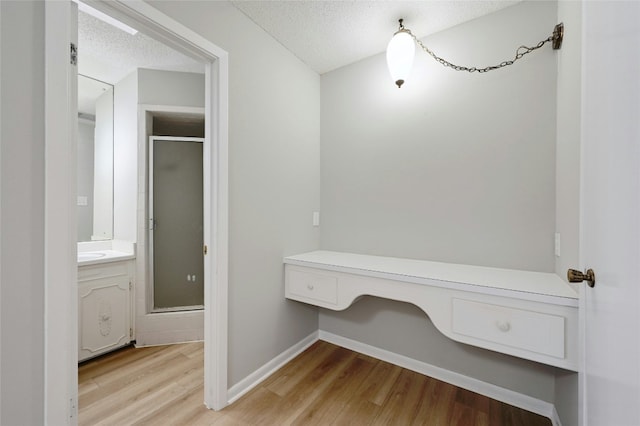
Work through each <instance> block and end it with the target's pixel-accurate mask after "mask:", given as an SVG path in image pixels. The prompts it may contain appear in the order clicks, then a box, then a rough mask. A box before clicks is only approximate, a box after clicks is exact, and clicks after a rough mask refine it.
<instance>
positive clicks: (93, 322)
mask: <svg viewBox="0 0 640 426" xmlns="http://www.w3.org/2000/svg"><path fill="white" fill-rule="evenodd" d="M78 303H79V309H78V311H79V314H80V318H79V322H78V324H79V334H80V336H79V337H80V339H79V341H80V346H79V348H78V349H79V354H78V355H79V359H80V360H82V359H86V358H89V357H92V356H96V355H99V354H101V353H104V352H106V351H108V350H110V349H113V348H116V347H118V346H122V345H125V344H127V343H128V342H129V336H130V330H129V328H130V318H129V316H130V291H129V279H128V277H114V278H106V279H98V280H95V281H92V282H90V283H86V284H84V285H82V286H81V287H80V291H79V298H78Z"/></svg>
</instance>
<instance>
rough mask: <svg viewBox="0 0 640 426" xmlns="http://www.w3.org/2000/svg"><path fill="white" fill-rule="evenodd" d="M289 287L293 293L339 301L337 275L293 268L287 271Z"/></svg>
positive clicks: (333, 301) (331, 301) (305, 296)
mask: <svg viewBox="0 0 640 426" xmlns="http://www.w3.org/2000/svg"><path fill="white" fill-rule="evenodd" d="M287 287H288V290H289V293H291V294H292V295H296V296H301V297H303V298H307V299H313V300H318V301H321V302H328V303H334V304H335V303H337V301H338V278H337V277H332V276H328V275H322V274H316V273H313V272H307V271H300V270H295V269H291V270H288V271H287Z"/></svg>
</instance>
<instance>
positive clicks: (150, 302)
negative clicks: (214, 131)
mask: <svg viewBox="0 0 640 426" xmlns="http://www.w3.org/2000/svg"><path fill="white" fill-rule="evenodd" d="M156 140H160V141H171V142H197V143H202V147H203V148H204V141H205V140H204V138H194V137H185V136H149V145H148V146H149V148H148V149H149V160H148V161H149V162H148V165H149V166H148V167H149V173H148V175H149V177H148V178H149V194H148V201H147V202H148V203H149V204H148V206H149V227H148V228H147V235H148V240H147V241H148V245H149V248H148V252H149V259H148V261H147V263H148V277H149V278H148V280H146V284H147V287H148V288H147V289H146V292H147V295H148V298H147V312H148V313H165V312H185V311H197V310H202V309H204V304H203V305H193V306H177V307H171V308H156V303H155V293H154V292H155V269H154V265H155V258H154V253H155V251H154V231H155V217H154V216H155V215H154V212H153V210H154V204H153V189H154V182H153V175H154V170H153V164H154V162H153V151H154V147H153V143H154V142H155V141H156ZM202 159H203V160H204V151H203V153H202ZM202 178H203V179H204V167H203V176H202ZM203 190H204V182H203ZM205 193H206V191H204V192H203V194H202V199H203V203H204V194H205Z"/></svg>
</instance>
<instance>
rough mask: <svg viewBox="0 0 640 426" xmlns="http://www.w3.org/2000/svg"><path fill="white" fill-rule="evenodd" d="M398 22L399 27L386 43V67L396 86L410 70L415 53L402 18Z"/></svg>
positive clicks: (412, 42)
mask: <svg viewBox="0 0 640 426" xmlns="http://www.w3.org/2000/svg"><path fill="white" fill-rule="evenodd" d="M399 22H400V28H399V29H398V31H396V33H395V34H394V35H393V37H392V38H391V41H390V42H389V45H387V67H388V68H389V73H390V74H391V78H392V79H393V81H394V82H395V83H396V84H397V85H398V88H400V87H401V86H402V84H403V83H404V81H405V79H406V78H407V76H408V75H409V73H410V72H411V67H412V66H413V57H414V56H415V53H416V46H415V43H414V41H413V37H412V36H411V33H410V32H409V30H406V29H405V28H404V26H403V25H402V19H400V21H399Z"/></svg>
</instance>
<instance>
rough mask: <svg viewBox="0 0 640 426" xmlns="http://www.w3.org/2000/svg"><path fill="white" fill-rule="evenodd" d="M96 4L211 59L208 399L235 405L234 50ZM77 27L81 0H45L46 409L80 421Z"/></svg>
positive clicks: (52, 418)
mask: <svg viewBox="0 0 640 426" xmlns="http://www.w3.org/2000/svg"><path fill="white" fill-rule="evenodd" d="M87 3H90V4H91V6H92V7H95V8H96V9H98V10H100V11H102V12H104V13H107V14H109V15H111V16H113V17H115V18H116V19H118V20H121V21H122V22H124V23H127V24H130V25H132V26H135V27H137V28H139V29H142V30H144V31H145V32H146V33H147V34H153V35H154V38H157V39H158V40H159V41H161V42H163V43H165V44H167V45H169V46H170V47H172V48H175V49H177V50H179V51H181V52H183V53H185V54H188V55H190V56H192V57H194V58H196V59H199V60H202V61H203V62H205V63H206V71H205V114H206V117H207V120H206V128H205V144H204V147H203V148H204V153H203V155H204V158H205V160H204V163H205V167H204V179H205V200H204V217H205V223H204V241H205V244H206V245H207V246H208V256H207V258H206V259H205V377H204V389H205V394H204V401H205V404H206V405H207V407H209V408H212V409H216V410H218V409H222V408H224V407H225V406H226V405H227V404H228V397H227V294H228V282H227V277H228V116H229V112H228V93H229V78H228V54H227V52H225V51H224V50H222V49H220V48H219V47H218V46H216V45H215V44H213V43H212V42H210V41H209V40H207V39H205V38H204V37H202V36H200V35H198V34H196V33H195V32H193V31H192V30H190V29H189V28H187V27H185V26H184V25H182V24H180V23H178V22H177V21H175V20H173V19H172V18H170V17H169V16H167V15H165V14H163V13H161V12H160V11H158V10H157V9H155V8H153V7H152V6H151V5H149V4H147V3H145V2H143V1H123V0H113V1H104V0H95V1H94V0H91V1H87ZM74 18H75V20H74ZM76 25H77V6H76V5H75V4H73V3H72V2H71V0H69V1H65V2H46V3H45V34H46V42H45V67H46V70H47V71H46V82H45V117H46V123H47V124H46V132H45V165H46V176H47V185H46V188H45V199H46V200H48V201H50V202H48V203H47V202H46V206H45V241H46V244H45V259H46V260H45V276H46V277H47V285H46V289H45V320H46V325H47V326H46V330H45V354H44V368H45V389H44V407H45V419H46V420H47V423H49V424H68V423H70V424H76V423H77V400H78V388H77V372H76V365H77V350H76V348H77V342H76V339H77V332H76V330H77V326H78V318H77V316H78V307H77V303H76V302H77V295H76V294H75V293H76V285H75V282H74V280H75V277H77V272H76V270H77V260H76V250H77V248H76V241H75V239H74V240H73V241H72V238H70V236H71V237H73V236H75V229H76V226H77V219H76V216H75V195H76V184H75V182H74V179H75V173H74V172H73V171H71V170H75V154H74V153H75V150H76V148H77V140H76V139H75V130H74V124H75V120H76V117H75V114H74V111H75V109H76V102H77V99H76V92H75V90H76V87H77V85H76V83H74V81H75V79H76V73H77V70H76V68H75V67H74V66H72V65H70V61H68V60H66V58H67V57H68V55H69V45H70V43H71V41H72V40H73V38H74V35H76V34H77V29H76ZM61 57H62V58H65V60H60V58H61ZM74 342H75V343H74Z"/></svg>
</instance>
